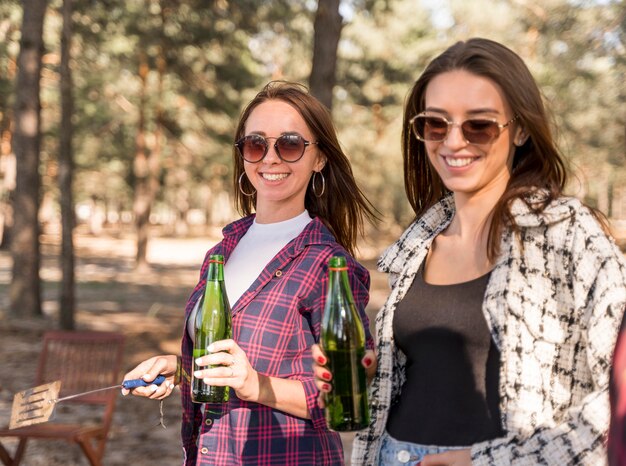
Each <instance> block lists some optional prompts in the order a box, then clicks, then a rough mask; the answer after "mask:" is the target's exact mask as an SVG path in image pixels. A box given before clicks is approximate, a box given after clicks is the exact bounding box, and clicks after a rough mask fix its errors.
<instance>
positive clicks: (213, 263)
mask: <svg viewBox="0 0 626 466" xmlns="http://www.w3.org/2000/svg"><path fill="white" fill-rule="evenodd" d="M206 279H207V281H210V282H222V281H224V261H219V260H213V259H210V260H209V270H208V271H207V276H206Z"/></svg>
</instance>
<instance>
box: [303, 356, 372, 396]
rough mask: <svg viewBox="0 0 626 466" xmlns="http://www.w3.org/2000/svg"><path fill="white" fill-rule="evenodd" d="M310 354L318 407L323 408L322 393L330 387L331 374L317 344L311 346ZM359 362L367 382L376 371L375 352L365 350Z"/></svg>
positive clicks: (328, 390) (326, 391)
mask: <svg viewBox="0 0 626 466" xmlns="http://www.w3.org/2000/svg"><path fill="white" fill-rule="evenodd" d="M311 355H312V356H313V374H314V375H315V385H317V388H318V389H319V391H320V395H319V397H318V398H317V404H318V406H319V407H320V408H324V405H325V404H324V393H329V392H330V390H331V389H332V380H333V374H332V373H331V372H330V371H329V370H328V367H327V366H326V364H328V359H327V358H326V355H325V354H324V352H323V351H322V348H320V346H319V345H313V346H312V347H311ZM361 364H363V367H365V372H366V373H367V382H368V383H369V382H370V381H371V380H372V378H374V374H375V373H376V366H377V364H376V353H375V352H374V351H373V350H370V349H368V350H366V351H365V356H363V359H361Z"/></svg>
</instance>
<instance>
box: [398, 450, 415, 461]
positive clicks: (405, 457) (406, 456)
mask: <svg viewBox="0 0 626 466" xmlns="http://www.w3.org/2000/svg"><path fill="white" fill-rule="evenodd" d="M396 456H397V458H398V461H400V463H407V462H408V461H409V460H410V459H411V454H410V453H409V452H408V451H406V450H400V451H399V452H398V454H397V455H396Z"/></svg>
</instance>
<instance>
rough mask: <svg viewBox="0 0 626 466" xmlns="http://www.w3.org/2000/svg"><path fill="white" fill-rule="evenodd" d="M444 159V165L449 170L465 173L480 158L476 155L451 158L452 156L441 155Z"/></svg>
mask: <svg viewBox="0 0 626 466" xmlns="http://www.w3.org/2000/svg"><path fill="white" fill-rule="evenodd" d="M440 157H441V158H442V159H443V163H444V165H445V167H446V168H447V169H448V170H453V171H464V170H469V169H470V168H471V167H472V166H473V165H474V164H475V163H476V161H478V160H479V159H480V157H476V156H475V155H467V156H460V155H456V156H450V155H441V156H440Z"/></svg>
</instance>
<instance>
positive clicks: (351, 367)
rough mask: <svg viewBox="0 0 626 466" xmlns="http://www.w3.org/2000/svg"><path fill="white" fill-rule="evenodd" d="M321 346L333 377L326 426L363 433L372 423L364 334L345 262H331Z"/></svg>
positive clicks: (339, 258) (327, 400)
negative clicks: (365, 364)
mask: <svg viewBox="0 0 626 466" xmlns="http://www.w3.org/2000/svg"><path fill="white" fill-rule="evenodd" d="M320 344H321V346H322V349H323V350H324V353H325V354H326V357H327V359H328V367H329V369H330V371H331V372H332V374H333V380H332V382H331V383H332V387H333V388H332V390H331V392H330V393H327V394H326V423H327V424H328V428H329V429H332V430H334V431H338V432H348V431H353V430H360V429H363V428H364V427H366V426H367V425H368V424H369V422H370V416H369V409H368V405H367V381H366V375H365V368H364V367H363V365H362V364H361V359H363V356H364V355H365V331H364V329H363V323H362V322H361V317H360V316H359V313H358V312H357V309H356V306H355V304H354V298H353V297H352V291H351V289H350V283H349V281H348V268H347V266H346V258H345V257H343V256H334V257H331V258H330V260H329V261H328V293H327V295H326V305H325V307H324V317H323V321H322V331H321V338H320Z"/></svg>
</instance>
